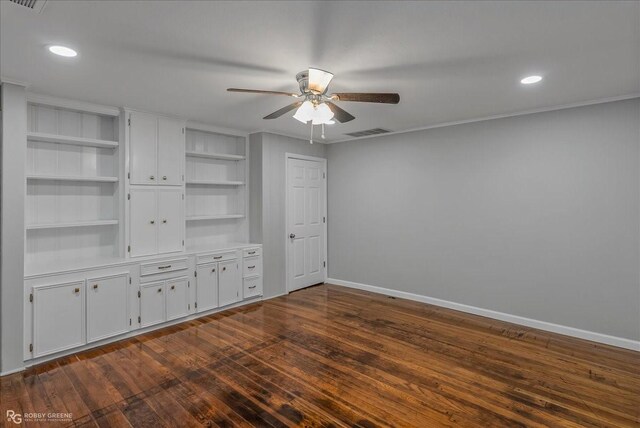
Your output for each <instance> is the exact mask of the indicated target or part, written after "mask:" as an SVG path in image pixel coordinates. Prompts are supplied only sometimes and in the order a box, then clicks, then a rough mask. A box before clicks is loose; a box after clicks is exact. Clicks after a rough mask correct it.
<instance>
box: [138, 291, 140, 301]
mask: <svg viewBox="0 0 640 428" xmlns="http://www.w3.org/2000/svg"><path fill="white" fill-rule="evenodd" d="M139 298H140V292H139V291H138V299H139Z"/></svg>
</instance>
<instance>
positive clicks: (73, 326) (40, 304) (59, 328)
mask: <svg viewBox="0 0 640 428" xmlns="http://www.w3.org/2000/svg"><path fill="white" fill-rule="evenodd" d="M33 305H34V307H33V344H34V347H33V356H34V357H40V356H43V355H48V354H53V353H54V352H59V351H64V350H66V349H70V348H74V347H76V346H80V345H82V344H84V331H85V324H84V307H85V306H84V281H77V282H69V283H65V284H54V285H46V286H39V287H33Z"/></svg>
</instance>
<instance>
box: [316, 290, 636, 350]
mask: <svg viewBox="0 0 640 428" xmlns="http://www.w3.org/2000/svg"><path fill="white" fill-rule="evenodd" d="M327 283H328V284H335V285H340V286H343V287H349V288H356V289H358V290H364V291H370V292H372V293H378V294H384V295H387V296H393V297H400V298H402V299H408V300H414V301H417V302H422V303H428V304H430V305H435V306H441V307H443V308H449V309H454V310H456V311H461V312H467V313H470V314H474V315H480V316H483V317H488V318H493V319H497V320H500V321H506V322H510V323H513V324H519V325H523V326H526V327H532V328H537V329H539V330H545V331H550V332H552V333H558V334H564V335H566V336H572V337H577V338H579V339H585V340H590V341H592V342H598V343H604V344H606V345H611V346H617V347H619V348H625V349H630V350H632V351H640V341H637V340H631V339H625V338H623V337H616V336H609V335H607V334H602V333H596V332H593V331H587V330H581V329H579V328H574V327H568V326H564V325H559V324H553V323H550V322H546V321H538V320H534V319H531V318H525V317H521V316H518V315H511V314H506V313H504V312H497V311H492V310H490V309H483V308H478V307H475V306H469V305H465V304H462V303H455V302H450V301H448V300H442V299H436V298H434V297H428V296H423V295H420V294H414V293H408V292H406V291H398V290H392V289H390V288H383V287H376V286H373V285H367V284H360V283H357V282H351V281H343V280H341V279H334V278H327Z"/></svg>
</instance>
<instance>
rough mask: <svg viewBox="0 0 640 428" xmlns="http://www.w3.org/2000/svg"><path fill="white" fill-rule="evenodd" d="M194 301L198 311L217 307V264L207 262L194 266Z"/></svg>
mask: <svg viewBox="0 0 640 428" xmlns="http://www.w3.org/2000/svg"><path fill="white" fill-rule="evenodd" d="M196 272H197V275H198V277H197V286H196V302H197V304H198V312H202V311H206V310H208V309H213V308H217V307H218V264H217V263H207V264H205V265H200V266H198V267H197V268H196Z"/></svg>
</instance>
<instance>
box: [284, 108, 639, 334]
mask: <svg viewBox="0 0 640 428" xmlns="http://www.w3.org/2000/svg"><path fill="white" fill-rule="evenodd" d="M639 141H640V102H639V99H637V98H636V99H632V100H627V101H619V102H612V103H606V104H598V105H592V106H587V107H579V108H572V109H565V110H557V111H552V112H545V113H537V114H531V115H526V116H518V117H511V118H505V119H496V120H489V121H484V122H477V123H471V124H465V125H457V126H451V127H445V128H434V129H430V130H425V131H418V132H412V133H405V134H398V135H391V136H384V137H379V138H371V139H366V140H360V141H351V142H345V143H340V144H332V145H330V146H328V149H327V157H328V188H329V190H328V209H329V237H328V244H329V277H331V278H336V279H341V280H346V281H353V282H358V283H364V284H369V285H374V286H379V287H384V288H391V289H395V290H401V291H406V292H410V293H416V294H420V295H425V296H429V297H435V298H439V299H444V300H449V301H453V302H457V303H463V304H467V305H471V306H476V307H480V308H485V309H491V310H495V311H500V312H504V313H508V314H513V315H519V316H523V317H527V318H532V319H536V320H542V321H546V322H551V323H556V324H560V325H565V326H570V327H575V328H580V329H584V330H588V331H594V332H599V333H603V334H608V335H613V336H618V337H623V338H628V339H632V340H638V339H640V278H639V275H640V273H639V261H640V254H639V251H640V250H639V244H640V212H639V206H640V200H639V194H640V173H639V156H640V153H639V145H640V142H639ZM280 232H281V230H278V233H280Z"/></svg>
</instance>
